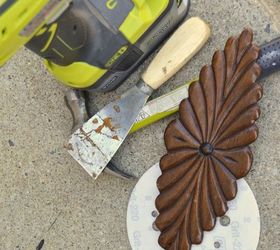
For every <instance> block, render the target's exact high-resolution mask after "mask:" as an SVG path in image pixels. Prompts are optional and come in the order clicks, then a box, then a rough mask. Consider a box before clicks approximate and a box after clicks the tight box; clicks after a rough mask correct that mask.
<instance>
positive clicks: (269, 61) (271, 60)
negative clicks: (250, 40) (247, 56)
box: [258, 37, 280, 77]
mask: <svg viewBox="0 0 280 250" xmlns="http://www.w3.org/2000/svg"><path fill="white" fill-rule="evenodd" d="M258 64H259V65H260V66H261V67H262V70H263V71H262V75H261V77H265V76H267V75H270V74H272V73H273V72H275V71H278V70H280V37H278V38H276V39H274V40H272V41H271V42H269V43H266V44H264V45H262V46H261V52H260V57H259V59H258Z"/></svg>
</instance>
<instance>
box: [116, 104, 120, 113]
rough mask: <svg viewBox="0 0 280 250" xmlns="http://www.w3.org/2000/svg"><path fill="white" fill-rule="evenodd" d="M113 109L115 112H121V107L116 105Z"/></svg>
mask: <svg viewBox="0 0 280 250" xmlns="http://www.w3.org/2000/svg"><path fill="white" fill-rule="evenodd" d="M114 110H115V111H116V112H117V113H120V112H121V109H120V107H119V106H118V105H115V106H114Z"/></svg>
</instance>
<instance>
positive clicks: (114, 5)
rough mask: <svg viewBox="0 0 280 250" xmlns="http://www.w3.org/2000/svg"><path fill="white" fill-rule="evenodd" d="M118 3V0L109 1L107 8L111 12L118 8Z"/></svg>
mask: <svg viewBox="0 0 280 250" xmlns="http://www.w3.org/2000/svg"><path fill="white" fill-rule="evenodd" d="M117 5H118V1H117V0H107V2H106V6H107V8H108V9H109V10H113V9H115V8H116V7H117Z"/></svg>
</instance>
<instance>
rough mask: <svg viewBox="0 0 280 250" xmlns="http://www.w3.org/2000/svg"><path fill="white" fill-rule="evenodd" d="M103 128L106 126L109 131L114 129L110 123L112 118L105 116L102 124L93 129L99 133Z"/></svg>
mask: <svg viewBox="0 0 280 250" xmlns="http://www.w3.org/2000/svg"><path fill="white" fill-rule="evenodd" d="M103 128H108V129H110V130H111V131H115V130H116V128H115V127H114V126H113V125H112V118H111V117H107V118H105V119H104V120H103V124H102V125H100V126H99V127H98V128H97V129H95V130H94V131H95V132H96V133H98V134H100V133H101V131H102V129H103Z"/></svg>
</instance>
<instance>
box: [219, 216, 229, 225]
mask: <svg viewBox="0 0 280 250" xmlns="http://www.w3.org/2000/svg"><path fill="white" fill-rule="evenodd" d="M220 223H221V225H222V226H224V227H227V226H228V225H229V224H230V218H229V217H228V216H227V215H224V216H223V217H221V218H220Z"/></svg>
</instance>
